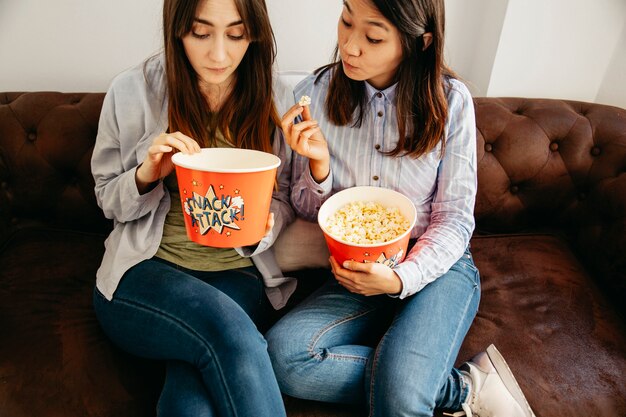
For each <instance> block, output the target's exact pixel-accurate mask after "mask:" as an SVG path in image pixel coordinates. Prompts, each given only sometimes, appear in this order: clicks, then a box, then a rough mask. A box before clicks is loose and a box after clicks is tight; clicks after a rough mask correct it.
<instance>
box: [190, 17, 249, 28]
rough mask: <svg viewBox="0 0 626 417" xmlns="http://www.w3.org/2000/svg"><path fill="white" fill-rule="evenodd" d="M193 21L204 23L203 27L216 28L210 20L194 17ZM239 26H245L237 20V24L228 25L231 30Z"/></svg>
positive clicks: (241, 21)
mask: <svg viewBox="0 0 626 417" xmlns="http://www.w3.org/2000/svg"><path fill="white" fill-rule="evenodd" d="M193 21H194V22H198V23H202V24H203V25H207V26H211V27H214V26H215V25H214V24H213V23H211V22H209V21H208V20H204V19H200V18H199V17H194V19H193ZM237 25H243V20H237V21H236V22H232V23H229V24H228V25H226V27H227V28H229V27H232V26H237Z"/></svg>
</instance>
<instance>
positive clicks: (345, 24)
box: [341, 17, 352, 28]
mask: <svg viewBox="0 0 626 417" xmlns="http://www.w3.org/2000/svg"><path fill="white" fill-rule="evenodd" d="M341 23H343V25H344V26H345V27H347V28H351V27H352V24H351V23H348V22H346V19H344V18H343V17H342V18H341Z"/></svg>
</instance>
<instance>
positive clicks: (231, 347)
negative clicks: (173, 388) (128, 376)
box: [94, 260, 285, 417]
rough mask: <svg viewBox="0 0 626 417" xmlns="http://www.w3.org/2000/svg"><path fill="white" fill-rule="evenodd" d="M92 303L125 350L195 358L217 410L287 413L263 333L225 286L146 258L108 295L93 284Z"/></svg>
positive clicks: (151, 355) (233, 273)
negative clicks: (226, 292)
mask: <svg viewBox="0 0 626 417" xmlns="http://www.w3.org/2000/svg"><path fill="white" fill-rule="evenodd" d="M241 273H242V271H241V270H232V271H222V272H220V273H219V274H218V275H220V276H233V277H238V276H240V275H241ZM215 274H217V273H215ZM245 274H247V275H248V276H249V272H245V273H244V275H245ZM94 304H95V308H96V313H97V315H98V318H99V321H100V323H101V325H102V327H103V329H104V331H105V332H106V333H107V334H108V336H109V337H110V338H111V339H112V340H113V341H114V342H115V343H116V344H118V345H119V346H120V347H121V348H123V349H124V350H126V351H128V352H130V353H133V354H135V355H139V356H143V357H148V358H154V359H163V360H175V361H181V362H186V363H189V364H191V365H193V366H194V367H195V368H196V369H197V370H198V373H199V375H200V377H201V380H202V382H203V383H204V387H205V389H206V391H207V392H208V394H209V396H210V399H211V400H210V402H211V404H213V405H214V407H215V410H216V411H217V413H216V414H217V415H219V416H221V417H225V416H234V415H239V416H247V415H255V416H272V417H273V416H284V415H285V411H284V407H283V404H282V399H281V396H280V392H279V390H278V385H277V383H276V380H275V377H274V374H273V372H272V368H271V363H270V361H269V357H268V355H267V350H266V343H265V340H264V339H263V337H262V335H261V334H260V333H259V332H258V331H257V329H256V326H255V325H254V323H253V322H252V320H250V317H248V315H247V314H246V312H245V311H244V310H243V309H242V308H241V307H240V306H239V305H238V304H237V303H236V302H235V301H233V299H232V298H231V297H229V296H228V295H226V294H224V293H223V292H222V291H220V290H218V289H216V288H215V287H213V286H211V285H208V284H207V283H205V282H203V281H202V280H201V279H198V278H196V277H193V276H191V275H190V274H189V273H186V272H185V271H181V270H179V269H177V268H174V267H172V266H171V265H167V264H165V263H162V262H159V261H155V260H149V261H144V262H142V263H140V264H138V265H136V266H135V267H133V268H132V269H131V270H129V271H128V272H127V273H126V274H125V276H124V279H123V280H122V282H121V283H120V285H119V287H118V289H117V291H116V293H115V295H114V298H113V300H112V301H108V300H106V299H105V298H104V297H103V296H102V295H101V294H100V293H99V292H98V291H97V290H96V294H95V298H94Z"/></svg>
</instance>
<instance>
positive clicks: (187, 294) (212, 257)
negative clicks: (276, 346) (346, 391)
mask: <svg viewBox="0 0 626 417" xmlns="http://www.w3.org/2000/svg"><path fill="white" fill-rule="evenodd" d="M163 29H164V30H163V31H164V38H165V39H164V52H163V53H162V54H159V55H157V56H154V57H151V58H149V59H148V60H146V61H145V62H144V63H143V64H141V65H139V66H137V67H135V68H133V69H130V70H128V71H126V72H124V73H122V74H120V75H119V76H117V77H116V78H115V80H114V81H113V83H112V85H111V87H110V89H109V91H108V93H107V95H106V97H105V100H104V104H103V108H102V113H101V116H100V124H99V128H98V135H97V139H96V145H95V148H94V152H93V157H92V172H93V176H94V179H95V191H96V198H97V201H98V204H99V205H100V207H101V208H102V210H103V211H104V213H105V215H106V216H107V217H108V218H110V219H112V220H113V224H114V228H113V231H112V232H111V234H110V235H109V237H108V239H107V241H106V251H105V255H104V259H103V261H102V265H101V266H100V269H99V270H98V273H97V283H96V288H95V290H94V307H95V310H96V314H97V317H98V320H99V322H100V324H101V326H102V328H103V330H104V331H105V333H106V334H107V335H108V336H109V338H110V339H111V340H112V341H113V342H114V343H115V344H116V345H118V346H119V347H120V348H122V349H123V350H125V351H127V352H130V353H132V354H135V355H138V356H142V357H146V358H151V359H157V360H163V361H165V362H166V378H165V385H164V388H163V391H162V393H161V396H160V398H159V402H158V405H157V415H159V416H176V417H181V416H196V417H197V416H221V417H226V416H233V417H234V416H255V417H257V416H267V417H276V416H284V415H285V410H284V406H283V402H282V398H281V394H280V391H279V388H278V384H277V382H276V378H275V376H274V373H273V371H272V366H271V362H270V359H269V356H268V354H267V344H266V342H265V339H264V338H263V336H262V334H261V333H260V332H259V330H258V328H261V327H262V326H263V324H264V319H265V313H266V307H267V306H268V296H269V297H270V300H269V301H271V302H272V304H273V305H274V306H280V305H282V304H283V303H284V300H281V299H280V298H281V296H283V295H285V294H288V293H289V291H290V290H292V289H293V288H286V289H285V291H283V289H281V288H269V289H268V288H264V280H263V278H265V277H262V276H261V273H260V272H259V269H262V268H261V267H260V266H259V265H262V261H263V254H262V252H263V251H264V250H265V249H267V248H268V247H269V246H270V245H271V244H272V243H273V241H274V240H275V237H276V235H277V234H278V232H279V231H280V230H281V229H282V228H283V226H284V225H285V224H286V223H288V222H289V221H291V219H292V217H293V212H292V209H291V207H290V204H289V200H288V193H289V180H290V178H289V175H290V164H289V158H288V156H289V155H290V150H289V149H286V148H285V146H284V145H283V143H284V142H283V140H282V137H281V134H280V129H278V128H277V126H278V124H279V123H280V119H279V117H278V113H277V110H276V106H275V104H274V96H275V92H276V91H275V90H276V89H277V88H278V85H276V86H275V85H274V84H273V79H272V64H273V60H274V57H275V43H274V37H273V33H272V29H271V27H270V23H269V19H268V15H267V10H266V6H265V2H264V0H165V2H164V9H163ZM272 138H275V140H273V139H272ZM206 147H238V148H246V149H255V150H261V151H266V152H273V153H275V154H277V155H278V156H280V157H281V159H282V165H281V167H280V168H279V173H278V178H277V183H278V184H277V187H276V191H275V192H274V195H273V199H272V204H271V212H272V213H270V216H269V218H268V221H267V228H266V232H267V233H266V235H265V237H264V238H263V239H262V240H261V241H260V242H259V243H258V244H257V245H255V246H254V247H246V248H233V249H228V248H212V247H208V246H201V245H198V244H196V243H194V242H191V241H190V240H189V239H188V238H187V235H186V231H185V226H184V218H183V213H182V208H181V204H180V203H179V201H180V197H179V191H178V186H177V181H176V173H175V171H174V169H173V164H172V155H173V154H174V153H175V152H183V153H185V154H192V153H196V152H199V151H200V149H201V148H206ZM274 215H275V217H274ZM257 266H258V268H257ZM286 285H287V286H289V283H287V284H286ZM264 289H265V290H268V291H267V295H266V292H265V291H264ZM270 290H272V291H270Z"/></svg>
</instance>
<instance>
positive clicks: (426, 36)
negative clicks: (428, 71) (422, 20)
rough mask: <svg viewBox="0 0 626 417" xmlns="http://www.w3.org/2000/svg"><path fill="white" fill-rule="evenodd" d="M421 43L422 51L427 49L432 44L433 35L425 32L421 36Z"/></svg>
mask: <svg viewBox="0 0 626 417" xmlns="http://www.w3.org/2000/svg"><path fill="white" fill-rule="evenodd" d="M422 42H423V43H424V46H423V47H422V51H425V50H426V49H428V47H429V46H430V44H431V43H433V34H432V33H431V32H426V33H424V34H423V35H422Z"/></svg>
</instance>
